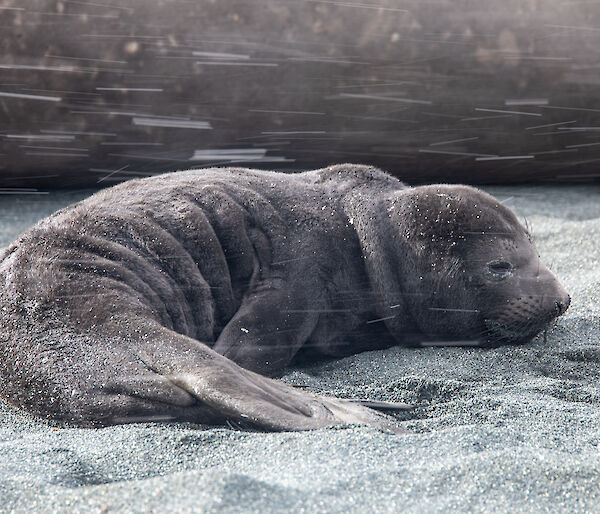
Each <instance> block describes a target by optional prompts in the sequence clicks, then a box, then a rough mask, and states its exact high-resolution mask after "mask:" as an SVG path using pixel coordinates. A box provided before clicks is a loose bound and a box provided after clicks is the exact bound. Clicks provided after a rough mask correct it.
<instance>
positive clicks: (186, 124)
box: [132, 117, 212, 130]
mask: <svg viewBox="0 0 600 514" xmlns="http://www.w3.org/2000/svg"><path fill="white" fill-rule="evenodd" d="M132 123H133V124H134V125H140V126H144V127H165V128H186V129H200V130H210V129H212V126H211V124H210V123H209V122H208V121H191V120H169V119H163V118H136V117H134V118H133V119H132Z"/></svg>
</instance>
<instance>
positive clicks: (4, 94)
mask: <svg viewBox="0 0 600 514" xmlns="http://www.w3.org/2000/svg"><path fill="white" fill-rule="evenodd" d="M0 96H2V97H8V98H22V99H24V100H39V101H42V102H60V101H62V97H60V96H43V95H26V94H22V93H7V92H5V91H0Z"/></svg>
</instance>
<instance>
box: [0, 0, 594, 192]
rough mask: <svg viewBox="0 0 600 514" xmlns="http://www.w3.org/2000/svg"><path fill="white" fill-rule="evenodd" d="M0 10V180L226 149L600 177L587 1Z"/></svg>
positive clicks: (72, 182)
mask: <svg viewBox="0 0 600 514" xmlns="http://www.w3.org/2000/svg"><path fill="white" fill-rule="evenodd" d="M0 26H1V27H2V34H3V38H2V40H1V41H0V49H1V54H2V57H1V58H0V113H1V114H0V177H1V179H0V187H64V186H81V185H95V184H99V185H109V184H114V183H115V182H117V181H121V180H125V179H128V178H132V177H139V176H145V175H150V174H153V173H155V172H158V171H159V170H160V171H164V170H165V169H184V168H190V167H198V166H213V165H225V164H231V163H234V164H236V165H237V164H252V165H253V166H260V167H270V168H277V169H300V168H309V167H318V166H322V165H325V164H329V163H333V162H339V161H353V162H362V163H366V164H374V165H378V166H382V167H385V168H387V169H388V170H390V171H392V172H393V173H395V174H396V175H397V176H399V177H401V178H402V179H405V180H408V181H412V182H419V181H431V180H446V181H471V182H502V181H509V180H510V181H514V180H538V179H552V180H562V179H565V178H567V179H572V178H592V177H597V174H598V172H597V171H595V169H590V168H591V167H593V168H595V166H594V163H595V162H596V160H597V159H598V154H597V152H598V151H599V150H600V144H599V143H598V139H597V134H598V130H600V127H599V126H598V125H600V124H599V123H598V120H597V118H598V116H599V113H600V97H599V96H598V94H597V86H598V83H599V82H600V76H599V75H598V66H597V48H598V45H599V44H600V31H599V30H598V29H597V27H598V26H600V10H599V9H597V8H596V6H595V4H593V3H583V2H580V3H568V2H559V1H558V0H547V1H545V2H537V1H534V0H531V1H525V2H524V1H522V0H507V1H505V2H501V3H500V2H496V1H492V0H482V1H479V2H470V1H467V0H439V1H435V2H434V1H422V0H403V1H402V2H392V1H391V0H377V1H372V2H368V3H365V2H359V3H353V2H337V1H326V0H314V1H313V0H310V1H290V0H262V1H261V0H257V1H252V2H242V1H237V0H227V1H225V0H222V1H218V2H217V1H213V2H208V1H207V2H184V1H181V0H171V1H167V0H163V1H155V2H147V1H143V0H123V1H122V2H119V3H117V2H114V0H110V1H109V2H70V1H56V0H52V1H49V0H19V1H17V0H0Z"/></svg>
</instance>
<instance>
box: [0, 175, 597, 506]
mask: <svg viewBox="0 0 600 514" xmlns="http://www.w3.org/2000/svg"><path fill="white" fill-rule="evenodd" d="M486 190H487V191H489V192H491V193H492V194H494V195H495V196H497V197H498V198H499V199H500V200H501V201H503V203H505V204H506V205H507V206H509V207H511V208H512V209H514V210H515V211H516V213H517V214H518V215H519V217H520V218H521V219H522V220H525V219H526V220H527V223H528V225H529V227H530V230H531V232H532V233H533V236H534V238H535V241H536V244H537V246H538V249H539V252H540V254H541V256H542V259H543V260H544V262H545V263H546V264H547V265H548V266H549V267H550V269H551V270H552V271H553V272H554V273H555V274H556V275H557V276H558V277H559V279H560V280H561V282H562V283H563V285H564V286H565V288H566V289H567V291H569V293H570V294H571V296H572V303H571V307H570V308H569V310H568V311H567V313H566V314H565V315H564V316H563V317H561V318H559V319H558V320H557V322H556V323H555V324H554V326H552V327H550V329H549V331H548V333H547V337H546V341H544V335H543V334H542V335H540V336H538V337H537V338H536V339H535V340H534V341H533V342H532V343H530V344H528V345H525V346H521V347H508V346H504V347H500V348H496V349H491V350H482V349H477V348H423V349H414V348H401V347H394V348H391V349H389V350H386V351H378V352H367V353H363V354H360V355H355V356H352V357H349V358H345V359H342V360H337V361H328V362H320V363H315V364H312V365H310V366H304V367H302V368H294V369H289V370H288V372H287V373H286V374H285V376H284V377H283V380H284V381H286V382H288V383H291V384H295V385H302V386H305V387H307V388H308V389H310V390H312V391H314V392H317V393H322V394H327V395H334V396H339V397H359V398H373V399H380V400H389V401H403V402H408V403H412V404H414V405H416V406H417V407H416V409H415V410H414V411H412V412H409V413H404V414H402V415H398V418H399V419H401V420H402V424H403V426H404V427H405V428H406V430H407V432H406V433H405V434H400V435H395V434H389V433H386V432H382V431H379V430H377V429H374V428H371V427H365V426H351V427H336V428H330V429H323V430H317V431H314V432H304V433H258V432H242V431H236V430H232V429H230V428H227V427H208V426H204V425H194V424H133V425H127V426H117V427H110V428H104V429H77V428H65V427H62V426H59V425H52V424H50V423H47V422H45V421H41V420H38V419H34V418H32V417H31V416H29V415H27V414H25V413H23V412H21V411H18V410H17V409H15V408H13V407H9V406H7V405H4V404H0V497H1V498H2V501H1V502H0V511H1V512H98V513H100V512H103V513H105V512H220V513H223V512H262V513H267V512H282V511H289V512H367V511H376V512H424V511H425V512H448V511H451V510H453V511H457V512H480V511H487V512H489V511H500V512H513V513H514V512H532V511H533V512H546V511H552V512H584V511H591V510H597V509H599V508H600V480H599V477H600V451H599V448H598V446H599V445H600V385H599V381H598V379H599V377H600V185H581V186H578V185H572V186H549V185H539V186H501V187H500V186H498V187H488V188H486ZM91 192H92V191H87V190H86V191H75V192H51V193H49V194H43V195H33V194H30V195H2V196H0V247H4V246H6V245H7V244H8V243H10V242H11V241H12V240H13V239H15V237H16V236H17V235H18V234H19V233H21V232H23V231H24V230H25V229H27V228H28V227H29V226H31V225H33V224H34V223H35V222H36V221H37V220H38V219H40V218H42V217H44V216H46V215H48V214H50V213H51V212H53V211H55V210H57V209H58V208H60V207H62V206H64V205H67V204H69V203H72V202H74V201H77V200H79V199H81V198H84V197H86V196H87V195H89V194H91Z"/></svg>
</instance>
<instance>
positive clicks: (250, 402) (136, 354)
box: [88, 318, 403, 432]
mask: <svg viewBox="0 0 600 514" xmlns="http://www.w3.org/2000/svg"><path fill="white" fill-rule="evenodd" d="M125 323H127V325H126V326H125V328H126V329H127V332H126V334H127V335H128V337H127V338H126V339H122V337H123V336H122V334H123V333H125V330H124V329H123V328H122V327H123V324H125ZM118 325H119V326H118V327H115V326H114V325H112V326H107V327H105V328H106V329H109V330H110V332H111V334H112V337H113V338H114V337H115V333H116V334H118V338H119V340H120V343H119V345H123V346H124V347H123V348H122V349H121V350H120V351H119V352H118V353H123V354H125V353H126V354H128V355H129V356H130V357H129V360H128V364H127V365H126V366H122V367H121V373H122V374H121V375H115V376H113V377H111V378H110V379H109V380H105V381H104V383H103V384H102V385H101V389H102V391H101V395H100V398H101V403H102V404H103V405H102V406H101V410H103V411H104V412H108V413H110V412H113V414H115V415H114V416H113V418H109V417H107V416H103V417H102V418H103V419H105V420H108V423H122V422H125V421H123V418H131V416H129V413H128V410H127V408H126V406H127V405H130V406H135V409H133V410H134V411H135V415H134V416H133V420H135V417H136V416H138V417H139V416H141V414H140V413H142V414H144V415H145V416H154V417H157V418H160V416H162V415H164V416H174V417H175V419H178V420H180V419H185V420H186V421H195V422H197V423H208V424H214V423H219V424H225V423H232V424H233V425H241V426H249V425H250V426H253V427H256V428H260V429H263V430H273V431H296V430H312V429H316V428H323V427H327V426H332V425H343V424H368V425H372V426H376V427H379V428H382V429H385V430H389V431H392V432H402V431H403V430H402V429H401V428H400V427H399V426H398V424H397V423H396V422H395V421H394V420H392V419H390V418H387V417H386V416H383V415H382V414H379V413H377V412H375V411H373V410H371V409H369V408H367V407H365V406H363V405H359V404H357V403H354V402H351V401H348V400H341V399H337V398H325V397H320V396H317V395H314V394H312V393H310V392H307V391H301V390H298V389H295V388H294V387H292V386H290V385H287V384H284V383H282V382H279V381H277V380H273V379H270V378H267V377H264V376H262V375H259V374H257V373H254V372H252V371H250V370H247V369H245V368H242V367H241V366H238V365H237V364H235V363H234V362H233V361H232V360H230V359H228V358H226V357H224V356H223V355H220V354H219V353H217V352H215V351H214V350H212V349H211V348H209V347H208V346H207V345H205V344H203V343H200V342H199V341H197V340H195V339H191V338H189V337H186V336H184V335H181V334H178V333H176V332H174V331H172V330H170V329H168V328H165V327H163V326H160V325H159V324H157V323H154V322H151V321H150V322H149V321H148V320H135V319H132V318H130V319H128V320H127V321H125V322H123V321H121V322H119V323H118ZM113 340H114V339H113ZM123 370H126V373H123ZM88 416H89V417H93V413H91V412H89V413H88ZM193 416H196V417H195V418H194V417H193Z"/></svg>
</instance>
